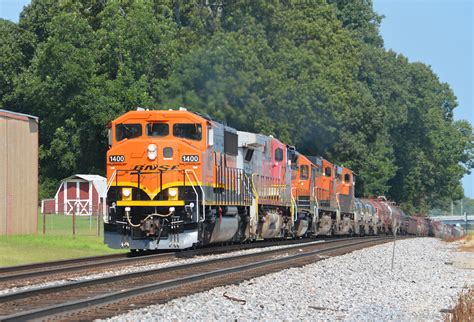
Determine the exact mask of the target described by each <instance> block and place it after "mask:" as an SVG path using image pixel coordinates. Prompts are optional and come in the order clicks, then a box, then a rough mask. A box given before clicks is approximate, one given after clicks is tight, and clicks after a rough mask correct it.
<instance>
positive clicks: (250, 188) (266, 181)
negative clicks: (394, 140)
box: [104, 108, 429, 250]
mask: <svg viewBox="0 0 474 322" xmlns="http://www.w3.org/2000/svg"><path fill="white" fill-rule="evenodd" d="M107 179H108V185H107V191H108V192H107V203H108V213H107V215H106V216H105V218H104V239H105V242H106V243H107V244H108V245H109V247H111V248H124V247H126V248H130V249H132V250H135V249H170V248H173V249H184V248H190V247H196V246H200V245H205V244H212V243H228V242H247V241H254V240H257V239H276V238H280V239H282V238H298V237H308V236H316V235H352V234H356V235H376V234H380V233H390V232H393V231H394V230H395V231H397V232H399V233H413V234H417V235H427V234H428V233H429V232H428V229H426V227H424V226H423V225H425V222H424V221H416V220H415V221H416V222H412V223H411V226H410V221H409V219H408V218H409V217H408V216H406V215H405V214H404V213H403V211H401V210H400V209H399V208H398V207H396V206H395V205H394V204H392V203H390V202H388V201H386V200H385V199H384V198H377V199H356V198H354V185H355V176H354V173H353V172H352V171H351V170H350V169H348V168H345V167H341V166H337V165H334V164H332V163H330V162H329V161H327V160H325V159H322V158H318V157H311V156H305V155H303V154H301V153H299V152H298V151H296V149H295V148H294V147H292V146H288V145H286V144H284V143H282V142H281V141H279V140H278V139H276V138H273V137H271V136H265V135H262V134H255V133H250V132H242V131H237V130H236V129H234V128H232V127H229V126H227V125H224V124H222V123H219V122H216V121H215V120H212V119H211V118H209V117H207V116H204V115H201V114H198V113H192V112H189V111H187V110H185V109H183V108H180V110H177V111H175V110H168V111H164V110H154V111H149V110H143V109H141V110H137V111H130V112H128V113H126V114H124V115H122V116H120V117H119V118H117V119H116V120H114V121H112V123H111V128H110V130H109V150H108V152H107ZM419 226H420V227H419ZM421 226H423V227H421ZM413 227H415V228H413Z"/></svg>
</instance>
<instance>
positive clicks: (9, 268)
mask: <svg viewBox="0 0 474 322" xmlns="http://www.w3.org/2000/svg"><path fill="white" fill-rule="evenodd" d="M128 256H129V255H128V253H123V254H113V255H101V256H89V257H80V258H72V259H64V260H59V261H51V262H41V263H33V264H26V265H17V266H5V267H0V274H4V273H10V272H18V271H26V270H33V269H39V268H49V267H51V266H59V265H69V264H78V263H82V262H89V261H94V260H107V259H112V258H123V257H128Z"/></svg>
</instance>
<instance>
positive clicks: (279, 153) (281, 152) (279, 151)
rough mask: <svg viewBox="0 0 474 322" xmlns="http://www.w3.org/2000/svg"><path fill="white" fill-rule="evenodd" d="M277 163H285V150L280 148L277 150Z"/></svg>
mask: <svg viewBox="0 0 474 322" xmlns="http://www.w3.org/2000/svg"><path fill="white" fill-rule="evenodd" d="M275 161H277V162H280V161H283V150H282V149H280V148H277V149H276V150H275Z"/></svg>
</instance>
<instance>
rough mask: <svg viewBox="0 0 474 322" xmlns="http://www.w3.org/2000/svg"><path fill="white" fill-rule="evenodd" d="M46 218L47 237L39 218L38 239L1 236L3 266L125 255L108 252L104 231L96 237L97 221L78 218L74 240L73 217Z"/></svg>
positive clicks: (49, 216)
mask: <svg viewBox="0 0 474 322" xmlns="http://www.w3.org/2000/svg"><path fill="white" fill-rule="evenodd" d="M46 217H47V218H46V234H45V235H43V217H42V216H41V215H40V216H39V217H38V233H37V234H36V235H14V236H0V250H1V251H0V266H12V265H22V264H28V263H36V262H45V261H54V260H60V259H69V258H77V257H86V256H96V255H107V254H113V253H119V252H125V250H112V249H109V248H108V247H107V246H106V245H105V244H104V243H103V237H102V236H103V232H102V227H100V228H101V229H100V230H101V231H100V237H97V236H96V233H97V231H96V230H97V221H95V220H93V221H90V220H89V217H79V216H77V217H76V235H75V236H73V235H72V218H71V216H63V215H47V216H46Z"/></svg>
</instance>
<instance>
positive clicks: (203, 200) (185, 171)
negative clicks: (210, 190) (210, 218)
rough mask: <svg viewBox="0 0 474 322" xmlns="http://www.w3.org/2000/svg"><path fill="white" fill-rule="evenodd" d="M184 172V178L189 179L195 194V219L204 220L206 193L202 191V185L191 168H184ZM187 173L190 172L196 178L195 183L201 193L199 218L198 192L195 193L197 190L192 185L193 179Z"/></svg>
mask: <svg viewBox="0 0 474 322" xmlns="http://www.w3.org/2000/svg"><path fill="white" fill-rule="evenodd" d="M184 173H185V175H186V178H188V180H189V183H190V184H191V187H192V188H193V190H194V193H195V194H196V214H197V219H198V221H199V222H203V221H204V217H205V215H206V194H205V192H204V189H203V188H202V185H201V182H200V181H199V179H198V177H197V175H196V172H194V170H191V169H184ZM189 173H192V174H193V176H194V179H195V180H196V183H197V184H198V185H199V188H200V189H201V193H202V218H200V216H199V194H198V193H197V190H196V188H195V187H194V184H193V181H192V180H191V178H190V177H189Z"/></svg>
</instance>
